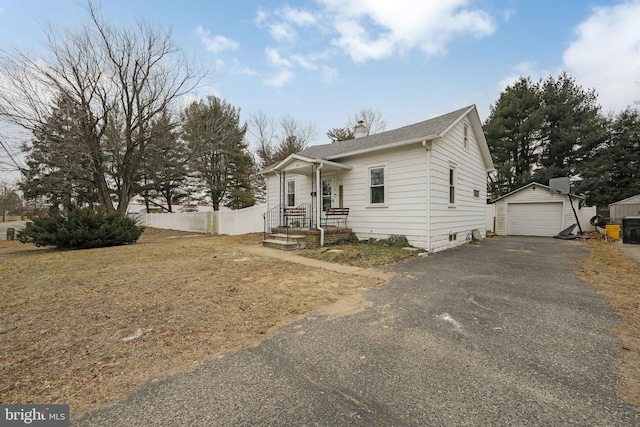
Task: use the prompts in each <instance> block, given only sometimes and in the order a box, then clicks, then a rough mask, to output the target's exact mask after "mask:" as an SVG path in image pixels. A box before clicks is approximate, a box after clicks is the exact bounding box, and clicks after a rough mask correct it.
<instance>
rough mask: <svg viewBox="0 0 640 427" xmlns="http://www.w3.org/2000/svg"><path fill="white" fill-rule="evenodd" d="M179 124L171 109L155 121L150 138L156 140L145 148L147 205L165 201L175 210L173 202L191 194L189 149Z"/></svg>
mask: <svg viewBox="0 0 640 427" xmlns="http://www.w3.org/2000/svg"><path fill="white" fill-rule="evenodd" d="M177 125H178V124H177V123H175V122H174V121H173V120H172V118H171V116H170V114H169V113H168V112H165V113H164V114H163V115H162V116H161V117H160V118H159V119H158V120H155V121H154V122H153V123H152V124H151V134H150V137H149V139H150V141H152V142H153V143H152V144H150V145H149V148H148V149H146V150H145V152H144V160H143V171H142V177H141V188H140V193H141V194H142V196H143V197H144V200H145V203H146V204H147V209H148V208H149V204H153V205H156V206H159V205H160V204H164V205H166V206H167V208H166V210H167V211H168V212H173V208H172V207H171V205H172V204H176V203H179V202H180V201H181V200H182V199H183V198H184V197H186V196H188V195H189V192H188V191H187V180H188V178H189V176H188V172H187V161H188V160H189V152H188V147H187V144H186V142H185V141H184V140H182V139H181V137H180V133H179V132H178V131H177ZM159 202H160V203H159ZM163 208H164V207H163Z"/></svg>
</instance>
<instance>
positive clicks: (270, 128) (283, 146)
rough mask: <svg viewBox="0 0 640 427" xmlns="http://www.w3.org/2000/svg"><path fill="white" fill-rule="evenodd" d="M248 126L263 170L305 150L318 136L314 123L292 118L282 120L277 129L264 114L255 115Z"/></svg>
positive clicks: (271, 120)
mask: <svg viewBox="0 0 640 427" xmlns="http://www.w3.org/2000/svg"><path fill="white" fill-rule="evenodd" d="M247 124H248V133H249V134H250V135H251V136H252V137H253V141H254V146H255V147H256V148H255V150H256V154H257V156H258V158H259V163H260V167H262V168H265V167H267V166H270V165H272V164H274V163H277V162H279V161H281V160H283V159H285V158H286V157H287V156H289V155H290V154H294V153H297V152H299V151H302V150H304V149H305V148H306V147H307V146H308V145H309V144H310V143H311V141H313V140H314V139H315V138H316V137H317V136H318V131H317V129H316V127H315V126H314V125H313V123H311V122H307V123H303V122H301V121H300V120H298V119H296V118H294V117H291V116H285V117H283V118H281V119H280V120H279V121H278V127H277V129H276V124H275V122H274V120H273V119H271V118H270V117H268V116H267V115H266V114H265V113H264V112H258V113H257V114H253V115H252V116H251V117H250V118H249V122H248V123H247Z"/></svg>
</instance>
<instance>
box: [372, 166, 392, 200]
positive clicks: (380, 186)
mask: <svg viewBox="0 0 640 427" xmlns="http://www.w3.org/2000/svg"><path fill="white" fill-rule="evenodd" d="M386 172H387V167H386V165H379V166H372V167H369V169H368V180H369V205H370V206H386V204H387V185H388V182H387V179H388V178H387V173H386Z"/></svg>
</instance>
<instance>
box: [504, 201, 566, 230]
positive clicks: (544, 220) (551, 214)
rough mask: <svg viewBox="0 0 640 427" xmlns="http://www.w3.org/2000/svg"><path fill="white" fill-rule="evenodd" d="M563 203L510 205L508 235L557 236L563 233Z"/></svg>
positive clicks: (508, 209)
mask: <svg viewBox="0 0 640 427" xmlns="http://www.w3.org/2000/svg"><path fill="white" fill-rule="evenodd" d="M562 210H563V209H562V202H560V203H557V202H554V203H509V204H508V205H507V235H510V236H555V235H556V234H558V233H559V232H560V231H562V229H563V227H562V213H563V212H562Z"/></svg>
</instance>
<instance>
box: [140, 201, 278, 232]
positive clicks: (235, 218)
mask: <svg viewBox="0 0 640 427" xmlns="http://www.w3.org/2000/svg"><path fill="white" fill-rule="evenodd" d="M265 211H266V205H263V204H262V205H256V206H251V207H249V208H245V209H239V210H231V209H222V210H220V211H217V212H181V213H146V212H140V213H139V214H138V223H139V224H140V225H143V226H145V227H154V228H164V229H168V230H180V231H192V232H196V233H210V234H231V235H235V234H245V233H255V232H260V231H263V228H264V226H263V219H262V214H263V213H264V212H265Z"/></svg>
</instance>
